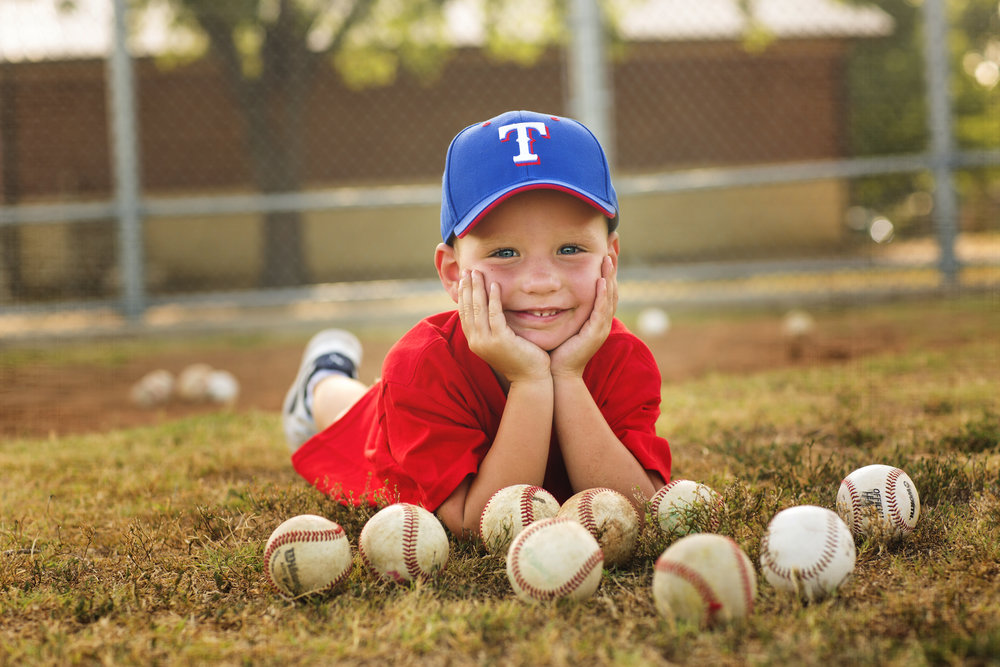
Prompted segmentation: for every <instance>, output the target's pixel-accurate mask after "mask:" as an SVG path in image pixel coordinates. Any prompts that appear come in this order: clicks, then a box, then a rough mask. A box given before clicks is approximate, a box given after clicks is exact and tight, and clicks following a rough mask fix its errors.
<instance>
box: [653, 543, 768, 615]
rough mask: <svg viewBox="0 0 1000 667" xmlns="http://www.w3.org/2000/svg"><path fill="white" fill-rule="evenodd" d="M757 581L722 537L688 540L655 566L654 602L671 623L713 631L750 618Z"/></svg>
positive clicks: (672, 547)
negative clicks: (714, 627)
mask: <svg viewBox="0 0 1000 667" xmlns="http://www.w3.org/2000/svg"><path fill="white" fill-rule="evenodd" d="M756 597H757V580H756V576H755V573H754V569H753V564H752V563H751V562H750V559H749V558H747V555H746V554H745V553H743V550H742V549H740V547H739V545H738V544H736V542H734V541H733V540H731V539H730V538H728V537H725V536H723V535H715V534H712V533H698V534H696V535H688V536H686V537H682V538H681V539H679V540H677V541H676V542H674V543H673V544H672V545H670V546H669V547H667V549H666V551H664V552H663V553H662V554H661V555H660V557H659V558H658V559H657V560H656V570H655V572H654V573H653V600H654V602H655V603H656V609H657V611H659V612H660V614H662V615H663V616H664V617H666V618H667V619H670V620H671V621H673V622H676V621H682V622H686V623H690V624H692V625H698V626H701V627H713V626H716V625H723V624H727V623H732V622H736V621H740V620H742V619H743V618H744V617H746V616H748V615H750V614H751V613H752V612H753V604H754V598H756Z"/></svg>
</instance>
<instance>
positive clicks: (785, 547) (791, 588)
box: [760, 505, 857, 602]
mask: <svg viewBox="0 0 1000 667" xmlns="http://www.w3.org/2000/svg"><path fill="white" fill-rule="evenodd" d="M856 557H857V554H856V553H855V549H854V538H853V537H852V536H851V531H850V530H848V529H847V526H846V525H845V524H844V522H843V521H841V520H840V517H838V516H837V514H836V513H835V512H833V511H832V510H828V509H826V508H825V507H816V506H815V505H799V506H798V507H789V508H788V509H784V510H782V511H780V512H778V513H777V514H775V515H774V517H773V518H772V519H771V522H770V523H768V524H767V530H766V531H765V533H764V537H763V539H762V540H761V545H760V569H761V571H762V572H763V573H764V577H765V578H766V579H767V581H768V582H769V583H770V584H771V585H772V586H774V587H775V588H776V589H778V590H781V591H788V592H791V593H797V594H798V595H799V596H800V597H801V598H803V599H805V600H808V601H810V602H811V601H814V600H821V599H823V598H824V597H826V596H828V595H831V594H832V593H833V592H834V591H836V590H837V589H838V588H839V587H840V585H841V584H843V583H844V582H845V581H846V580H847V578H848V577H850V576H851V573H852V572H853V571H854V562H855V559H856Z"/></svg>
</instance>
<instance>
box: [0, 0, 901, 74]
mask: <svg viewBox="0 0 1000 667" xmlns="http://www.w3.org/2000/svg"><path fill="white" fill-rule="evenodd" d="M486 1H489V0H453V1H452V2H451V3H449V4H447V5H446V7H447V14H446V19H447V32H448V34H449V36H450V39H451V41H452V43H453V44H455V45H456V46H478V45H481V44H483V43H484V41H485V39H484V36H483V27H482V3H483V2H486ZM525 1H529V0H525ZM531 1H533V2H536V1H538V0H531ZM608 1H609V2H611V3H612V4H613V5H614V4H618V3H619V2H621V0H608ZM622 4H623V13H622V15H621V19H620V28H621V31H622V37H623V38H624V39H625V40H626V41H634V42H652V41H712V40H733V39H740V38H741V37H742V36H743V35H745V34H746V31H747V28H748V25H747V20H746V17H745V16H744V15H743V13H742V12H740V10H739V8H738V5H737V0H646V1H645V2H640V3H636V2H635V0H628V1H626V2H624V3H622ZM55 5H56V3H55V2H52V1H51V0H2V1H0V61H7V62H22V61H40V60H67V59H84V58H104V57H106V56H107V54H108V53H109V52H110V50H111V31H112V23H113V13H112V8H111V3H110V2H109V1H108V0H77V9H76V10H75V11H72V12H62V11H59V10H58V9H57V8H56V7H55ZM152 6H153V8H154V9H153V11H152V12H151V13H150V14H148V15H147V16H145V20H144V21H143V22H142V24H141V25H140V27H139V30H138V34H136V35H134V36H133V37H132V38H131V39H130V45H131V47H132V50H133V52H134V53H135V54H136V55H155V54H161V53H168V52H171V51H177V50H179V49H180V50H184V49H188V50H190V49H191V48H193V47H194V45H196V44H197V43H198V38H197V37H196V36H195V35H193V34H190V33H188V34H185V33H183V32H180V31H178V30H176V29H171V28H170V27H169V26H170V20H171V17H170V15H169V13H168V10H167V9H166V6H165V5H162V4H159V5H158V4H156V3H153V5H152ZM752 6H753V10H754V16H755V19H756V20H757V21H758V22H759V23H760V26H761V27H762V28H764V29H765V30H766V31H768V32H769V33H771V34H773V35H774V36H775V37H777V38H779V39H817V38H852V37H881V36H885V35H888V34H891V33H892V31H893V29H894V23H893V19H892V17H890V16H889V15H888V14H887V13H885V12H884V11H882V10H881V9H879V8H877V7H875V6H858V5H848V4H846V3H843V2H840V1H838V0H752ZM515 29H518V30H519V33H520V34H519V36H520V37H527V38H528V39H529V40H530V37H531V35H530V34H527V35H526V34H525V33H524V31H523V30H524V27H523V26H520V27H518V28H515ZM529 32H530V31H529Z"/></svg>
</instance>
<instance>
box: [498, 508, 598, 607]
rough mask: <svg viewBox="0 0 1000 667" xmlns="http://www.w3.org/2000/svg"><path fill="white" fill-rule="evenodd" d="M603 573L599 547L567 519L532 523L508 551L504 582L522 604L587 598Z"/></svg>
mask: <svg viewBox="0 0 1000 667" xmlns="http://www.w3.org/2000/svg"><path fill="white" fill-rule="evenodd" d="M603 570H604V554H603V552H602V551H601V545H599V544H598V543H597V540H596V539H594V536H593V535H591V534H590V532H588V531H587V529H586V528H584V527H583V526H582V525H580V524H579V523H578V522H576V521H574V520H573V519H569V518H567V517H559V516H555V517H552V518H549V519H541V520H539V521H536V522H534V523H533V524H531V525H530V526H528V527H527V528H525V529H524V530H522V531H521V532H520V533H518V535H517V537H515V538H514V541H513V542H511V543H510V549H508V550H507V579H508V580H510V585H511V587H512V588H513V589H514V593H516V594H517V597H519V598H520V599H522V600H524V601H525V602H534V601H545V600H557V599H560V598H569V599H573V600H584V599H586V598H589V597H590V596H591V595H593V594H594V592H595V591H597V587H598V586H599V585H600V583H601V573H602V572H603Z"/></svg>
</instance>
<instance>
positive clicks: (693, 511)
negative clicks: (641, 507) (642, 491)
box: [649, 479, 722, 536]
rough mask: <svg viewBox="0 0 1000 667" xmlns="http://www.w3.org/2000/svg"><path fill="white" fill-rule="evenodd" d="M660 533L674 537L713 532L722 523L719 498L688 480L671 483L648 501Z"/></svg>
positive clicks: (714, 492)
mask: <svg viewBox="0 0 1000 667" xmlns="http://www.w3.org/2000/svg"><path fill="white" fill-rule="evenodd" d="M649 509H650V512H652V514H653V517H654V518H655V519H656V523H657V525H658V526H659V527H660V529H661V530H662V531H663V532H664V533H666V534H668V535H674V536H681V535H687V534H688V533H697V532H707V533H710V532H713V531H715V530H718V528H719V524H720V523H721V521H722V496H721V495H719V493H718V492H716V491H715V490H714V489H712V488H711V487H710V486H707V485H705V484H702V483H700V482H694V481H692V480H690V479H672V480H670V481H669V482H667V484H666V485H665V486H663V487H662V488H661V489H660V490H659V491H657V492H656V493H655V494H654V495H653V497H652V499H651V500H650V501H649Z"/></svg>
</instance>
